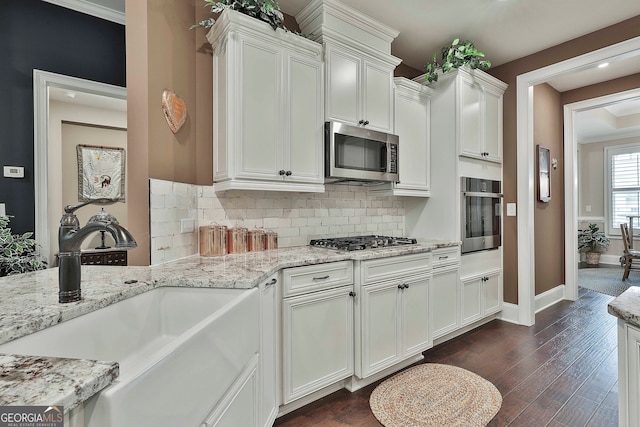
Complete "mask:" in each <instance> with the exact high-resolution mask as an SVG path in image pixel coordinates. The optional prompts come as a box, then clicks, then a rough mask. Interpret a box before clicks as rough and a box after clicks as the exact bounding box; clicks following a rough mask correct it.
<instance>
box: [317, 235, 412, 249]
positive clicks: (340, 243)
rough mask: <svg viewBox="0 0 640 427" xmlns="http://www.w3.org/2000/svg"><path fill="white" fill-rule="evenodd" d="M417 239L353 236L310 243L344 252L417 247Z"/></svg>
mask: <svg viewBox="0 0 640 427" xmlns="http://www.w3.org/2000/svg"><path fill="white" fill-rule="evenodd" d="M416 243H418V242H417V240H416V239H411V238H408V237H389V236H377V235H371V236H352V237H334V238H330V239H313V240H311V241H310V242H309V245H311V246H320V247H323V248H329V249H339V250H343V251H359V250H363V249H373V248H388V247H394V246H403V245H415V244H416Z"/></svg>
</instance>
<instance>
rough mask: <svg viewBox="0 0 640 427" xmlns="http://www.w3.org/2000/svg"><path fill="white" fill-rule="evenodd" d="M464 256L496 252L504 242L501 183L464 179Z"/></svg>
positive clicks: (462, 194)
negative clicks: (489, 251) (490, 251)
mask: <svg viewBox="0 0 640 427" xmlns="http://www.w3.org/2000/svg"><path fill="white" fill-rule="evenodd" d="M461 181H462V182H461V186H460V189H461V197H462V201H461V204H460V207H461V210H462V213H461V233H462V253H468V252H475V251H483V250H487V249H496V248H499V247H500V244H501V241H502V233H501V229H502V225H501V223H502V219H501V215H502V193H501V183H500V181H493V180H488V179H479V178H468V177H462V178H461Z"/></svg>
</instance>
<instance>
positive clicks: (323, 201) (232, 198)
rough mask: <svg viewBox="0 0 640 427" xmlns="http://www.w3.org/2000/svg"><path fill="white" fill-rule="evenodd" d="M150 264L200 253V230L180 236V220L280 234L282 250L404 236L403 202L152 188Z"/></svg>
mask: <svg viewBox="0 0 640 427" xmlns="http://www.w3.org/2000/svg"><path fill="white" fill-rule="evenodd" d="M150 189H151V194H150V201H151V210H150V216H151V217H150V221H151V264H152V265H155V264H159V263H163V262H168V261H172V260H175V259H179V258H183V257H187V256H191V255H195V254H197V253H198V229H197V228H196V231H195V232H193V233H180V219H184V218H196V219H197V222H198V225H199V226H202V225H209V224H219V225H226V226H229V227H233V226H243V227H247V228H249V229H252V228H264V229H269V230H273V231H275V232H276V233H278V245H279V246H280V247H290V246H301V245H306V244H308V243H309V240H311V239H315V238H325V237H337V236H347V235H358V234H387V235H393V236H402V235H404V214H405V213H404V203H403V201H402V199H401V198H396V197H380V196H375V197H374V196H369V195H368V193H367V187H362V186H356V185H326V191H325V192H324V193H309V194H307V193H293V192H292V193H289V192H271V191H235V190H234V191H227V192H224V193H216V192H215V191H214V188H213V186H195V185H190V184H183V183H173V182H169V181H161V180H151V182H150Z"/></svg>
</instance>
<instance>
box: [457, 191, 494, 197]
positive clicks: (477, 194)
mask: <svg viewBox="0 0 640 427" xmlns="http://www.w3.org/2000/svg"><path fill="white" fill-rule="evenodd" d="M462 195H463V196H465V197H491V198H496V197H502V194H500V193H483V192H481V191H463V192H462Z"/></svg>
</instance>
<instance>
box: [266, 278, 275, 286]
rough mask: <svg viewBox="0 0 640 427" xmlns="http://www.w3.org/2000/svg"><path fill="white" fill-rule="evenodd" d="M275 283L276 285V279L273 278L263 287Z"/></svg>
mask: <svg viewBox="0 0 640 427" xmlns="http://www.w3.org/2000/svg"><path fill="white" fill-rule="evenodd" d="M276 283H278V279H276V278H273V279H271V280H270V281H268V282H267V283H265V286H271V285H275V284H276Z"/></svg>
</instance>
